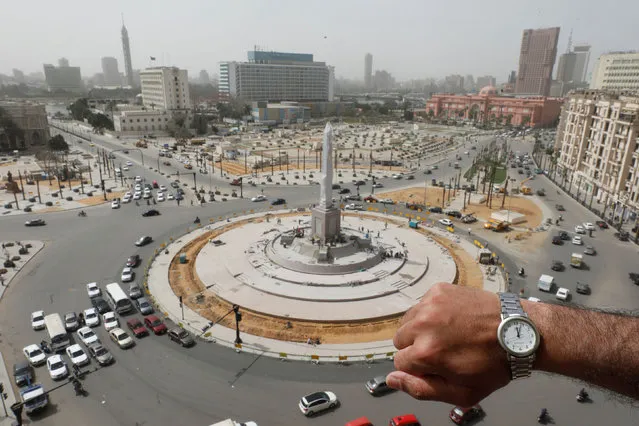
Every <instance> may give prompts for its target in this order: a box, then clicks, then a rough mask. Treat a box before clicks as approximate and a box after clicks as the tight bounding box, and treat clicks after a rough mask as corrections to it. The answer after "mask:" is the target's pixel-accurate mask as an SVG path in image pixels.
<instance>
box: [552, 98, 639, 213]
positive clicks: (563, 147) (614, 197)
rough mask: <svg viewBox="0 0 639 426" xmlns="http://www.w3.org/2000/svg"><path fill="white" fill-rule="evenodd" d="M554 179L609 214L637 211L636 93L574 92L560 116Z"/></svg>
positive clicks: (638, 110)
mask: <svg viewBox="0 0 639 426" xmlns="http://www.w3.org/2000/svg"><path fill="white" fill-rule="evenodd" d="M555 149H557V150H558V151H559V157H558V159H557V173H556V175H555V176H556V179H557V180H558V181H559V182H560V183H563V184H564V185H565V186H567V187H568V188H569V191H570V192H571V193H573V194H576V195H577V198H578V199H579V200H580V201H583V202H586V203H589V204H591V203H592V202H593V201H594V202H595V203H598V204H600V206H599V207H598V208H597V207H594V205H593V208H597V209H598V210H600V211H603V214H604V215H606V214H607V217H608V216H615V217H617V216H620V217H623V218H624V219H625V218H627V217H628V216H631V217H633V218H634V217H635V216H636V213H637V212H639V93H615V92H604V91H596V90H583V91H578V92H573V93H572V94H571V95H570V96H569V97H568V99H567V100H566V103H565V104H564V109H563V112H562V115H561V119H560V123H559V128H558V130H557V139H556V141H555Z"/></svg>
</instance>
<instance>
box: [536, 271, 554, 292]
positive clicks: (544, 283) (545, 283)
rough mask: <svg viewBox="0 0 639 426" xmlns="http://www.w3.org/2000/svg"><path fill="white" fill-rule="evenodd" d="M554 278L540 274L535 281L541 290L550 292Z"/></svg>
mask: <svg viewBox="0 0 639 426" xmlns="http://www.w3.org/2000/svg"><path fill="white" fill-rule="evenodd" d="M554 282H555V278H553V277H552V276H550V275H546V274H542V275H541V276H540V277H539V281H537V288H538V289H539V290H541V291H546V292H549V293H550V292H551V291H552V286H553V284H554Z"/></svg>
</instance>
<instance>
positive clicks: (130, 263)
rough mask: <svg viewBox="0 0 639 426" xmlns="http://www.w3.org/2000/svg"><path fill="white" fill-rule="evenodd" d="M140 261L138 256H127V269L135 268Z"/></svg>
mask: <svg viewBox="0 0 639 426" xmlns="http://www.w3.org/2000/svg"><path fill="white" fill-rule="evenodd" d="M141 260H142V259H141V258H140V255H139V254H133V255H131V256H129V258H128V259H127V260H126V265H125V266H127V267H129V268H135V267H136V266H138V265H139V264H140V261H141Z"/></svg>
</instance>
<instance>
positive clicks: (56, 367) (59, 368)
mask: <svg viewBox="0 0 639 426" xmlns="http://www.w3.org/2000/svg"><path fill="white" fill-rule="evenodd" d="M47 370H49V375H50V376H51V378H52V379H53V380H60V379H63V378H65V377H66V376H67V375H68V374H69V369H68V368H67V364H66V363H65V362H64V360H63V359H62V357H61V356H60V355H57V354H56V355H51V356H50V357H49V358H47Z"/></svg>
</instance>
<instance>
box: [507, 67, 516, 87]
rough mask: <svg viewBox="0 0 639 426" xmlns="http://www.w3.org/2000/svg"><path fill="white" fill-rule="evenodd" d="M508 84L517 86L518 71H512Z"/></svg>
mask: <svg viewBox="0 0 639 426" xmlns="http://www.w3.org/2000/svg"><path fill="white" fill-rule="evenodd" d="M508 84H513V85H514V84H517V71H515V70H512V71H511V72H510V74H509V75H508Z"/></svg>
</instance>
